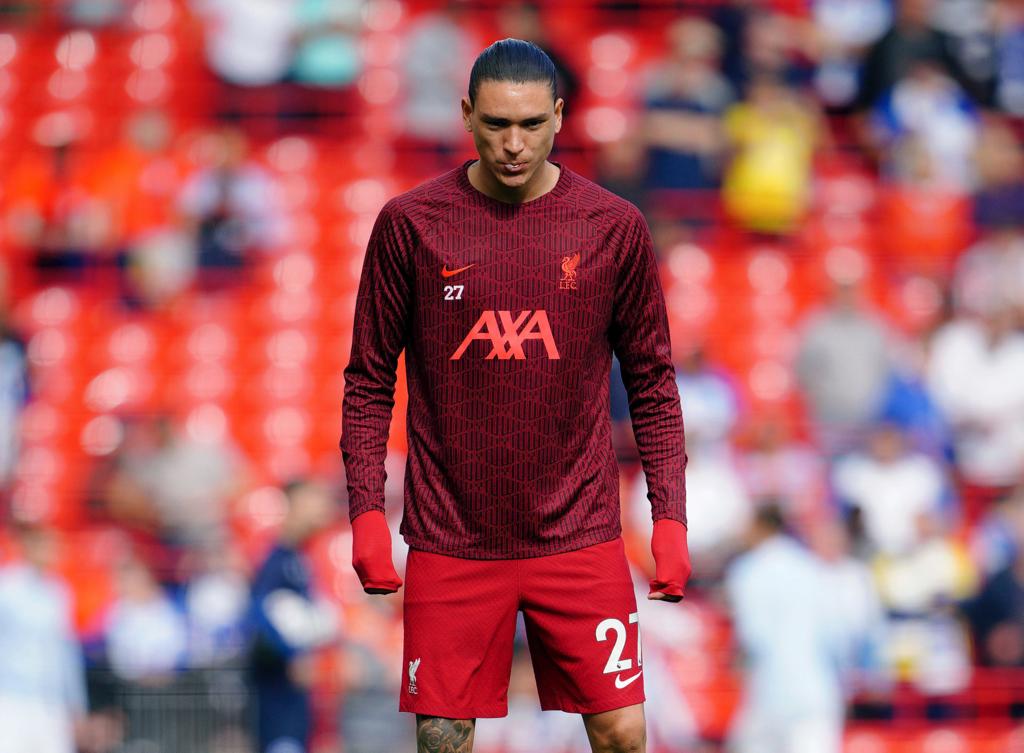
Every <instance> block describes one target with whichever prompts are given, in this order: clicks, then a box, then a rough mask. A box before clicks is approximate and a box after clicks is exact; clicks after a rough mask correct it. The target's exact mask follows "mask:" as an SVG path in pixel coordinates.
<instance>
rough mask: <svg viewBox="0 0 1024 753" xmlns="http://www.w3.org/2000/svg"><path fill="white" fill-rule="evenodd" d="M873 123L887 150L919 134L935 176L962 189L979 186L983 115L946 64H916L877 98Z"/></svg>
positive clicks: (935, 178)
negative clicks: (977, 149)
mask: <svg viewBox="0 0 1024 753" xmlns="http://www.w3.org/2000/svg"><path fill="white" fill-rule="evenodd" d="M872 126H873V130H874V134H873V135H874V138H875V139H876V140H877V142H878V144H879V145H880V146H881V147H882V148H883V149H890V150H893V149H897V150H898V148H899V145H900V144H901V143H903V142H905V141H906V140H907V139H909V138H914V139H915V140H916V141H917V142H918V143H919V144H920V146H921V148H923V149H924V152H925V153H926V154H927V156H928V158H930V159H929V163H930V165H931V166H932V169H931V177H932V180H933V181H935V182H936V183H938V184H939V185H940V186H944V187H948V188H953V189H959V190H961V191H965V190H970V189H971V188H972V187H973V185H974V170H973V157H974V150H975V146H976V144H977V139H978V126H979V122H978V113H977V110H976V109H975V107H974V104H973V103H972V102H971V100H970V99H969V98H968V97H967V96H966V95H965V94H964V92H963V90H962V89H960V87H959V86H958V85H957V83H956V82H955V81H954V80H953V79H951V78H950V77H949V76H948V75H946V74H945V73H943V71H942V70H941V69H940V68H937V67H936V66H935V65H933V64H928V63H918V64H916V65H914V66H912V67H911V68H910V70H909V71H908V72H907V75H906V76H904V77H902V78H900V79H899V80H898V81H897V82H896V83H895V85H894V86H893V87H892V89H890V90H889V91H887V92H885V93H883V94H882V96H881V98H880V99H879V100H878V101H877V102H876V104H875V106H874V109H873V111H872ZM889 159H890V162H891V161H892V157H891V156H890V158H889ZM897 169H898V165H897ZM890 170H891V171H892V170H893V168H892V167H890Z"/></svg>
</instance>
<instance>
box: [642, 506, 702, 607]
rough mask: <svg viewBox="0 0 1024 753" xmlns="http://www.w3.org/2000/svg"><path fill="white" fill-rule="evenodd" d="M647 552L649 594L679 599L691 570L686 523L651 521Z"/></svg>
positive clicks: (681, 596) (674, 599)
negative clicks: (650, 562)
mask: <svg viewBox="0 0 1024 753" xmlns="http://www.w3.org/2000/svg"><path fill="white" fill-rule="evenodd" d="M651 554H653V555H654V579H653V580H652V581H651V590H650V593H651V594H659V593H660V594H663V595H664V601H680V600H681V599H682V598H683V590H684V589H685V588H686V581H687V580H689V578H690V572H691V569H692V568H691V566H690V550H689V548H688V547H687V544H686V526H684V525H683V524H682V523H680V522H678V521H675V520H668V519H667V518H665V519H662V520H657V521H655V523H654V533H653V534H652V535H651Z"/></svg>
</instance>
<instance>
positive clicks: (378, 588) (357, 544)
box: [352, 510, 402, 594]
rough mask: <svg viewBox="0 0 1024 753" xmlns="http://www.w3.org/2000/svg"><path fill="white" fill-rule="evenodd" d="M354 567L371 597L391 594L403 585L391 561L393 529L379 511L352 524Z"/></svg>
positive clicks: (363, 515)
mask: <svg viewBox="0 0 1024 753" xmlns="http://www.w3.org/2000/svg"><path fill="white" fill-rule="evenodd" d="M352 567H354V568H355V571H356V575H358V576H359V582H360V583H362V584H363V590H364V591H366V593H368V594H391V593H394V592H395V591H397V590H398V589H399V588H400V587H401V586H402V579H401V578H399V577H398V573H397V572H395V565H394V562H393V561H392V559H391V530H390V529H389V528H388V521H387V518H385V517H384V513H383V512H381V511H380V510H368V511H367V512H364V513H363V514H362V515H359V516H357V517H356V518H355V520H353V521H352Z"/></svg>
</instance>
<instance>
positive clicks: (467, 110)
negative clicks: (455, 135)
mask: <svg viewBox="0 0 1024 753" xmlns="http://www.w3.org/2000/svg"><path fill="white" fill-rule="evenodd" d="M472 117H473V105H471V104H470V102H469V97H463V98H462V124H463V125H464V126H465V127H466V130H467V131H469V132H470V133H472V132H473V120H472Z"/></svg>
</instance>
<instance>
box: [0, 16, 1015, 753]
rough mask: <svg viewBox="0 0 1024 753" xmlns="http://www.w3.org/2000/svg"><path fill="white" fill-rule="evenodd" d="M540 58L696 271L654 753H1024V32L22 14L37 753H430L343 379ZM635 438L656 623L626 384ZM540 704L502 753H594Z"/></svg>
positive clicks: (675, 295)
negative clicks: (347, 467)
mask: <svg viewBox="0 0 1024 753" xmlns="http://www.w3.org/2000/svg"><path fill="white" fill-rule="evenodd" d="M506 36H515V37H520V38H526V39H530V40H533V41H535V42H537V43H538V44H540V45H541V46H542V47H544V48H545V49H546V50H547V51H548V53H549V54H550V55H551V57H552V58H553V59H554V60H555V62H556V64H557V66H558V68H559V72H560V79H561V80H560V85H561V94H562V96H564V97H565V99H566V103H567V104H566V107H565V118H566V120H565V128H564V129H563V131H562V133H561V134H560V136H559V138H558V144H557V147H556V153H555V155H554V157H553V159H556V160H557V161H560V162H562V163H563V164H566V165H569V166H571V167H572V168H573V169H575V170H577V171H579V172H581V173H583V174H585V175H587V176H588V177H591V178H593V179H595V180H597V181H599V182H600V183H601V184H603V185H604V186H606V187H608V188H609V189H611V190H612V191H615V192H616V193H618V194H620V195H622V196H624V197H626V198H628V199H629V200H631V201H633V202H635V203H637V204H638V205H639V206H640V207H641V208H642V209H643V210H644V212H645V214H646V216H647V218H648V221H649V223H650V226H651V229H652V232H653V234H654V238H655V242H656V249H657V253H658V257H659V259H660V263H661V269H662V274H663V282H664V291H665V296H666V301H667V305H668V313H669V318H670V321H671V325H672V338H673V347H674V358H675V360H676V364H677V375H678V376H677V380H678V384H679V390H680V394H681V397H682V404H683V413H684V416H685V421H686V429H687V443H688V452H689V455H690V466H689V470H688V495H689V498H688V499H689V501H688V506H689V517H690V534H689V539H690V546H691V551H692V555H693V559H694V565H695V573H694V580H693V583H692V585H691V587H690V588H689V591H688V598H687V600H686V601H685V603H683V604H682V605H679V606H672V605H664V604H654V603H651V602H647V601H646V600H644V599H642V598H641V601H640V610H641V612H642V615H641V619H640V623H641V625H642V626H643V630H644V649H643V655H644V658H645V659H646V661H645V662H644V669H645V677H646V683H647V695H648V698H649V701H648V705H647V709H648V719H649V727H650V732H649V737H650V743H649V744H650V750H652V751H654V753H667V752H669V751H672V752H676V751H696V752H699V753H712V752H714V751H722V750H726V749H727V748H726V746H727V745H734V746H736V747H734V748H728V749H735V750H739V751H752V750H762V748H756V747H754V746H756V744H757V743H758V741H763V740H767V739H774V740H782V739H784V738H785V737H786V736H787V735H791V734H797V735H798V734H800V733H799V731H796V732H794V730H795V729H796V727H799V726H800V724H804V723H805V722H806V723H808V724H810V725H811V726H812V727H813V726H815V725H817V726H816V729H818V730H819V734H820V735H823V736H824V737H819V738H817V739H827V738H828V736H829V735H830V734H842V735H843V739H844V750H845V751H848V753H897V752H899V753H902V752H904V751H906V752H909V751H924V752H925V753H966V752H967V751H970V752H971V753H975V752H977V753H997V752H1003V751H1016V750H1024V726H1022V718H1024V548H1022V547H1024V487H1022V481H1024V331H1022V330H1024V229H1022V225H1024V152H1022V138H1021V137H1022V134H1024V120H1022V116H1024V3H1022V2H1020V1H1019V0H895V1H891V0H761V1H757V0H746V1H743V0H735V1H734V2H727V1H725V0H721V1H719V2H715V1H713V0H705V1H703V2H696V1H694V2H669V1H668V0H664V1H658V2H610V1H609V2H601V1H598V0H595V1H593V2H584V0H554V1H553V2H547V3H543V4H527V3H499V2H468V1H467V2H457V1H455V0H453V1H451V2H446V3H442V2H428V1H426V0H422V1H421V0H48V1H43V0H2V2H0V175H2V179H0V253H2V257H0V258H2V266H0V502H2V507H0V509H2V521H3V532H2V534H0V563H2V564H0V751H2V753H8V752H9V751H18V752H19V753H21V752H22V751H24V752H26V753H27V752H29V751H31V752H32V753H36V752H37V751H68V750H70V749H71V748H70V747H69V746H70V745H71V741H73V744H74V745H75V746H76V747H77V748H78V749H79V750H80V751H83V753H114V752H117V753H127V752H129V751H131V752H133V753H177V752H178V751H189V752H190V753H192V752H201V751H217V752H218V753H221V752H224V753H248V752H251V751H257V750H272V751H273V752H274V753H297V752H299V751H303V750H307V749H308V750H312V751H317V752H318V753H327V752H331V753H340V752H341V751H345V752H346V753H350V752H352V751H366V752H368V753H386V752H389V751H403V750H410V749H411V744H412V740H413V732H412V720H411V719H410V718H409V717H408V716H406V715H399V714H398V712H397V710H396V708H397V687H398V684H399V682H400V681H401V680H402V670H403V667H401V666H400V657H401V650H400V649H401V614H400V610H401V598H400V596H399V597H388V598H381V597H376V598H370V597H366V596H364V594H363V593H362V591H361V589H360V587H359V583H358V581H357V579H356V577H355V575H354V573H353V572H352V571H351V568H350V564H349V562H350V553H351V541H350V532H349V529H348V523H347V514H346V507H345V488H344V479H343V470H342V467H341V462H340V460H341V459H340V453H339V451H338V449H337V443H338V438H339V435H340V427H341V397H342V390H343V381H342V371H343V369H344V366H345V364H346V362H347V359H348V355H349V347H350V337H351V329H352V313H353V308H354V302H355V295H356V288H357V284H358V278H359V273H360V269H361V262H362V254H363V249H364V247H365V243H366V241H367V238H368V236H369V232H370V228H371V226H372V223H373V221H374V219H375V217H376V213H377V212H378V210H379V209H380V207H381V206H382V205H383V204H384V202H385V201H386V200H387V199H388V198H389V197H391V196H393V195H395V194H396V193H399V192H401V191H403V190H406V189H408V188H410V187H412V186H413V185H415V184H417V183H418V182H420V181H422V180H425V179H427V178H430V177H433V176H434V175H436V174H438V173H439V172H441V171H443V170H446V169H448V168H450V167H452V166H454V165H457V164H459V163H460V162H461V161H462V160H464V159H467V158H469V157H471V156H473V152H472V144H471V143H470V141H469V139H468V136H467V135H466V134H465V132H464V131H463V130H462V128H461V127H460V120H459V106H458V103H459V98H460V97H461V96H462V95H463V93H464V91H465V88H466V84H467V81H468V73H469V69H470V66H471V64H472V61H473V59H474V57H475V56H476V54H477V53H478V52H479V51H480V50H481V49H483V47H485V46H486V45H487V44H489V43H490V42H492V41H494V40H495V39H498V38H503V37H506ZM405 395H406V393H405V387H404V383H403V380H402V379H401V378H400V383H399V388H398V394H397V407H396V413H395V415H396V420H395V421H394V423H393V425H392V435H391V436H392V441H391V443H390V455H389V459H388V474H389V481H388V496H389V499H388V507H389V515H390V517H391V521H392V523H393V525H394V526H395V528H396V529H397V524H398V521H399V519H400V514H401V493H402V474H403V466H404V461H405V455H404V453H405V448H406V443H405V436H404V409H405V404H406V403H405ZM612 414H613V415H612V418H613V420H614V424H615V427H616V432H615V442H616V450H617V454H618V458H619V461H620V465H621V497H622V502H623V520H624V527H625V538H626V541H627V547H628V551H629V553H630V557H631V559H632V562H633V566H634V568H635V575H636V582H637V587H638V593H639V594H640V596H641V597H642V596H643V595H645V593H646V587H645V580H646V578H647V577H648V575H649V573H650V569H651V564H652V563H651V560H650V554H649V551H648V540H649V539H648V536H649V531H650V509H649V506H648V503H647V501H646V498H645V493H646V490H645V487H644V480H643V474H642V473H641V472H640V470H639V466H638V462H637V456H636V451H635V446H634V444H633V442H632V435H631V431H630V427H629V417H628V408H627V403H626V395H625V393H624V391H623V388H622V385H621V381H620V379H619V377H618V375H617V374H616V373H613V378H612ZM395 548H396V552H395V553H396V559H397V560H398V561H399V563H400V567H399V569H400V570H401V564H402V563H403V562H404V556H405V547H404V544H403V543H402V542H401V540H400V538H398V537H397V536H396V540H395ZM509 701H510V715H509V717H508V718H507V719H504V720H482V721H481V722H480V723H479V725H478V730H477V745H476V750H477V751H479V752H480V753H520V752H526V751H530V752H531V753H541V752H549V753H569V752H570V751H571V752H573V753H575V752H576V751H586V750H588V747H587V743H586V738H585V735H584V734H583V730H582V724H581V723H580V720H579V718H578V717H576V716H570V715H565V714H555V713H550V714H544V715H541V714H540V713H539V710H538V704H537V699H536V689H535V686H534V685H533V678H532V673H531V671H530V668H529V662H528V655H527V652H526V648H525V644H524V642H521V649H520V650H519V652H518V654H517V659H516V662H515V665H514V668H513V674H512V684H511V689H510V697H509ZM794 720H795V721H794ZM304 739H308V747H307V746H306V743H305V742H304ZM810 739H815V738H814V737H813V734H812V737H811V738H810ZM805 749H807V748H805ZM809 749H810V750H815V751H821V752H822V753H825V751H827V750H828V747H827V746H825V745H824V743H823V744H821V745H819V746H813V745H812V747H811V748H809ZM780 750H781V749H780Z"/></svg>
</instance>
